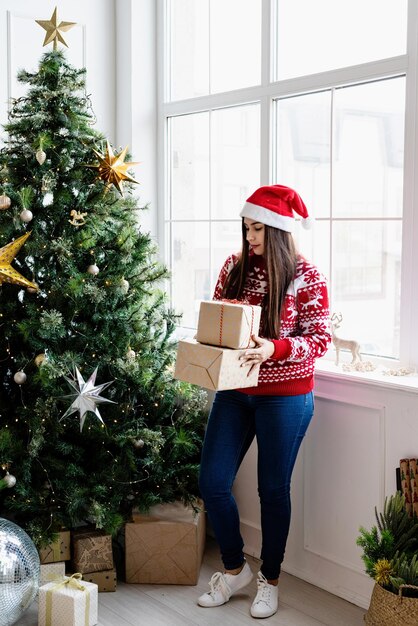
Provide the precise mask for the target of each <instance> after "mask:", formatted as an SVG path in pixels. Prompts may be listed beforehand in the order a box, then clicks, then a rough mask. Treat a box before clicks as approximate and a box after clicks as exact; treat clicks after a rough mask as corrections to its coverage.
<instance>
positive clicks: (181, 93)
mask: <svg viewBox="0 0 418 626" xmlns="http://www.w3.org/2000/svg"><path fill="white" fill-rule="evenodd" d="M167 6H168V8H169V11H168V30H169V40H170V44H171V45H170V62H169V63H170V65H169V68H170V71H169V77H170V90H169V93H170V99H171V100H181V99H184V98H193V97H196V96H203V95H207V94H209V93H219V92H221V91H231V90H232V89H242V88H243V87H250V86H252V85H258V84H260V82H261V0H228V1H227V2H225V1H224V0H198V1H197V0H171V1H170V2H168V3H167Z"/></svg>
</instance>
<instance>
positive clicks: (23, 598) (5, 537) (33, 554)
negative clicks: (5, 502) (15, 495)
mask: <svg viewBox="0 0 418 626" xmlns="http://www.w3.org/2000/svg"><path fill="white" fill-rule="evenodd" d="M0 563H1V567H0V624H2V625H6V624H15V623H16V622H17V621H18V620H19V619H20V618H21V617H22V615H23V613H24V612H25V611H26V609H27V608H28V607H29V606H30V605H31V604H32V602H33V601H34V599H35V597H36V594H37V593H38V587H39V569H40V564H39V556H38V552H37V550H36V548H35V545H34V543H33V541H32V539H31V538H30V537H29V535H28V534H27V533H25V531H24V530H23V529H22V528H20V527H19V526H17V524H14V523H13V522H9V520H6V519H3V518H0Z"/></svg>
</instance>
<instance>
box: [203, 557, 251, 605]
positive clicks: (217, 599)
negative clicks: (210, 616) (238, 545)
mask: <svg viewBox="0 0 418 626" xmlns="http://www.w3.org/2000/svg"><path fill="white" fill-rule="evenodd" d="M252 579H253V573H252V571H251V568H250V566H249V565H248V563H247V562H245V564H244V567H243V568H242V570H241V571H240V573H239V574H235V575H234V574H222V572H215V574H213V576H212V578H211V579H210V581H209V586H210V591H208V592H207V593H204V594H203V595H201V596H200V598H199V599H198V601H197V603H198V604H199V606H204V607H210V606H221V604H225V602H228V600H229V598H230V597H231V596H232V595H233V594H234V593H236V592H237V591H239V590H240V589H243V587H246V586H247V585H248V584H249V583H250V582H251V581H252Z"/></svg>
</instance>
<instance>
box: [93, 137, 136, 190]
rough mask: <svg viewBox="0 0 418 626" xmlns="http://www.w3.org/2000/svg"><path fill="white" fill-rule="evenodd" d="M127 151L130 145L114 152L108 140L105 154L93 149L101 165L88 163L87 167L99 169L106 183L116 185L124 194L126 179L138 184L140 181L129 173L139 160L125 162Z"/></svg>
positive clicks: (99, 173) (99, 176)
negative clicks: (130, 168) (129, 169)
mask: <svg viewBox="0 0 418 626" xmlns="http://www.w3.org/2000/svg"><path fill="white" fill-rule="evenodd" d="M127 151H128V146H126V148H125V149H124V150H122V152H120V153H119V154H113V150H112V147H111V145H110V143H109V142H108V141H106V154H104V155H103V154H100V152H98V151H97V150H93V152H94V154H95V155H96V156H97V158H98V159H99V165H87V167H90V168H92V169H96V170H97V177H98V178H99V179H100V180H103V181H104V182H105V183H106V187H107V188H110V187H111V185H114V186H115V187H116V189H118V191H119V192H120V194H121V195H122V196H123V181H124V180H127V181H129V182H130V183H137V184H138V181H137V180H135V179H134V178H132V177H131V176H129V174H128V168H129V167H131V166H132V165H138V162H132V163H124V161H125V158H126V153H127Z"/></svg>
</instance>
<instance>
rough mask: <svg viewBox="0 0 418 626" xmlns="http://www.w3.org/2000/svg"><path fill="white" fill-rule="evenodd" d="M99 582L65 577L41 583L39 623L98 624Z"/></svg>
mask: <svg viewBox="0 0 418 626" xmlns="http://www.w3.org/2000/svg"><path fill="white" fill-rule="evenodd" d="M97 608H98V593H97V585H94V584H93V583H89V582H86V581H84V580H75V579H74V578H65V580H64V581H61V582H51V583H47V584H46V585H42V587H39V610H38V626H87V625H88V626H95V625H96V624H97Z"/></svg>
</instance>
